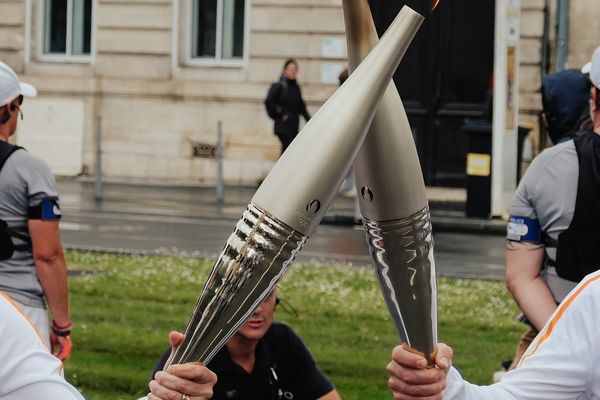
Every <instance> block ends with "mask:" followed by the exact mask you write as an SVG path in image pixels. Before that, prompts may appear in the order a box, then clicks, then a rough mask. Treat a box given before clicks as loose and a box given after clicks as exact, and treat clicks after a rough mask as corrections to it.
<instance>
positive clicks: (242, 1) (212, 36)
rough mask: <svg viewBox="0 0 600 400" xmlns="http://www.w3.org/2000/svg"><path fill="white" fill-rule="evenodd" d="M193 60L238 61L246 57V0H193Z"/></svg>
mask: <svg viewBox="0 0 600 400" xmlns="http://www.w3.org/2000/svg"><path fill="white" fill-rule="evenodd" d="M191 11H192V12H191V16H192V21H191V28H192V29H191V32H190V33H191V40H190V44H189V46H190V49H189V50H190V51H189V55H190V58H191V61H200V62H202V61H208V62H213V63H222V64H227V63H233V64H239V63H240V62H241V61H242V60H243V59H244V48H245V34H246V28H245V25H246V0H192V10H191Z"/></svg>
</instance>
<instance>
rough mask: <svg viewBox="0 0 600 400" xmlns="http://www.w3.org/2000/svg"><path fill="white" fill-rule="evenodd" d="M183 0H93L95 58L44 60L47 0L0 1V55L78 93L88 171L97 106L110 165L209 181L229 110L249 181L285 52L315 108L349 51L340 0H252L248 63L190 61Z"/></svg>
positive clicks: (579, 27) (525, 40) (232, 173)
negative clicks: (329, 48)
mask: <svg viewBox="0 0 600 400" xmlns="http://www.w3.org/2000/svg"><path fill="white" fill-rule="evenodd" d="M29 1H30V4H31V24H30V25H31V35H30V40H29V43H30V48H29V49H28V50H29V54H30V56H29V59H28V60H26V53H27V52H26V51H25V44H26V43H27V35H26V4H27V3H28V2H29ZM185 1H187V0H96V1H95V6H96V30H95V46H96V52H95V56H94V57H93V60H92V62H91V63H64V62H61V63H56V62H40V61H39V59H38V56H37V54H38V46H39V43H37V36H38V29H39V27H40V23H39V21H38V19H39V16H38V12H37V11H38V10H37V5H38V3H39V2H40V0H27V1H25V0H20V1H19V0H4V1H2V2H0V15H2V16H3V17H2V18H1V19H0V32H1V34H0V59H2V60H3V61H5V62H7V63H8V64H9V65H11V66H12V67H13V68H14V69H15V70H16V71H17V73H19V74H20V75H21V76H22V78H23V79H24V80H27V81H29V82H31V83H33V84H34V85H36V87H37V88H38V89H39V92H40V99H45V100H47V101H51V100H52V99H54V98H69V99H77V100H80V101H81V102H82V103H83V109H84V113H85V118H84V121H85V122H84V127H83V165H82V171H83V172H84V173H93V171H94V165H95V163H94V161H95V139H94V135H95V126H96V118H97V117H101V118H102V135H103V136H102V137H103V142H102V143H103V151H104V159H103V172H104V174H105V175H106V176H107V177H109V178H114V179H134V180H160V181H169V182H175V181H180V182H186V183H194V182H205V183H209V184H211V183H213V182H214V180H215V171H216V168H215V163H214V160H209V159H199V158H193V157H192V146H193V145H194V144H195V143H214V142H215V141H216V135H217V133H216V132H217V125H218V121H222V124H223V125H222V126H223V132H224V136H225V144H226V146H225V178H226V181H227V182H228V183H231V184H249V185H252V184H255V183H256V182H257V181H258V180H260V179H261V178H262V177H263V176H264V175H265V174H266V173H267V171H268V170H269V169H270V167H271V166H272V164H273V162H274V161H275V160H276V159H277V157H278V154H279V143H278V141H277V139H276V138H275V137H274V136H273V134H272V123H271V121H270V120H269V119H268V117H267V116H266V113H265V111H264V107H263V104H262V101H263V99H264V96H265V94H266V91H267V89H268V87H269V84H270V83H271V82H272V81H274V80H276V79H277V77H278V75H279V73H280V70H281V67H282V63H283V61H284V59H285V58H287V57H295V58H296V59H297V60H298V62H299V64H300V73H299V80H300V82H301V85H302V89H303V94H304V97H305V99H306V100H307V103H308V107H309V110H310V111H311V113H314V112H315V111H316V110H317V109H318V108H319V106H320V105H321V104H322V103H323V102H324V101H325V100H326V99H327V98H328V96H329V95H330V94H331V93H332V92H333V91H334V90H335V88H336V85H335V84H323V83H322V69H323V67H324V65H325V64H336V65H341V64H344V63H345V60H344V59H343V58H339V57H333V58H332V57H329V56H324V55H323V50H322V47H323V43H324V41H325V40H327V39H332V38H334V39H335V38H337V39H343V37H344V24H343V18H342V9H341V1H340V0H252V1H251V10H250V14H249V44H248V49H249V56H248V59H247V62H246V63H244V65H243V66H241V67H214V66H213V67H210V66H190V65H185V59H184V57H183V54H184V35H185V11H186V10H185ZM583 3H587V5H588V6H592V5H594V6H595V7H598V5H597V3H598V2H597V0H578V1H577V2H574V1H573V2H571V8H572V10H571V12H572V19H574V20H575V19H576V18H577V19H576V20H582V21H583V20H586V19H590V16H589V13H588V12H587V11H586V10H587V9H586V4H583ZM177 5H178V6H177ZM597 14H598V13H596V15H597ZM543 21H544V0H522V24H521V31H522V41H521V70H520V78H521V79H520V104H521V115H520V118H521V124H522V125H525V126H528V127H530V128H532V129H533V132H534V133H533V135H532V137H534V138H535V137H539V133H538V115H539V111H540V109H541V101H540V94H539V90H540V85H541V45H542V37H543ZM594 23H595V24H596V25H593V24H592V25H587V26H586V24H584V23H577V24H575V23H574V24H571V31H572V33H571V42H573V45H571V46H570V48H571V49H572V51H571V52H570V55H569V62H570V63H571V62H572V63H576V64H578V65H579V64H580V63H582V62H583V60H585V59H586V58H587V57H588V55H589V54H590V53H591V50H592V49H593V48H594V47H595V46H596V44H595V43H593V40H592V37H593V36H594V32H596V31H597V29H596V28H598V24H599V23H600V21H598V19H597V18H596V20H595V21H594ZM588 27H589V29H588ZM580 41H584V42H585V43H586V44H585V45H581V44H579V43H580ZM57 112H69V110H57ZM28 117H29V116H28Z"/></svg>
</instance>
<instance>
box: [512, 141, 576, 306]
mask: <svg viewBox="0 0 600 400" xmlns="http://www.w3.org/2000/svg"><path fill="white" fill-rule="evenodd" d="M578 179H579V161H578V158H577V150H576V149H575V144H574V143H573V141H572V140H569V141H566V142H563V143H560V144H557V145H555V146H553V147H550V148H548V149H546V150H544V151H543V152H542V153H541V154H540V155H539V156H538V157H536V158H535V159H534V160H533V162H532V163H531V165H530V166H529V168H528V169H527V172H526V173H525V175H524V176H523V178H522V179H521V182H520V183H519V187H518V188H517V190H516V191H515V194H514V196H513V199H512V206H511V216H519V217H526V218H531V219H537V220H538V221H539V223H540V227H541V229H542V230H543V231H545V232H546V233H547V234H548V235H550V237H552V238H554V239H558V235H559V234H560V233H562V232H564V231H565V230H566V229H567V228H568V227H569V225H570V224H571V220H572V219H573V214H574V212H575V201H576V199H577V181H578ZM546 252H547V254H548V256H549V257H550V258H552V259H553V260H555V259H556V249H555V248H551V247H547V248H546ZM543 276H544V279H545V281H546V282H547V284H548V286H549V287H550V290H551V291H552V293H553V294H554V298H555V299H556V301H557V302H561V301H562V300H563V299H564V297H565V296H566V295H567V294H568V293H569V292H570V291H571V289H573V288H574V287H575V286H576V285H577V284H576V283H575V282H571V281H568V280H566V279H562V278H561V277H559V276H558V275H557V274H556V270H555V269H554V267H549V266H547V267H546V268H545V269H544V271H543Z"/></svg>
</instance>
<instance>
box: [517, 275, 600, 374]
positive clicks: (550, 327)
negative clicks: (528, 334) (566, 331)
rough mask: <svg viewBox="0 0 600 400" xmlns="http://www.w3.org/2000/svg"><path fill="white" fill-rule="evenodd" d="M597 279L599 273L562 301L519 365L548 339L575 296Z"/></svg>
mask: <svg viewBox="0 0 600 400" xmlns="http://www.w3.org/2000/svg"><path fill="white" fill-rule="evenodd" d="M598 279H600V275H596V276H595V277H593V278H590V279H588V280H587V281H585V282H584V283H583V284H582V285H581V286H580V287H579V289H577V291H575V292H574V293H572V294H571V295H570V296H569V298H568V299H567V300H566V301H563V302H562V303H561V304H560V306H559V308H558V311H557V312H556V314H554V317H553V318H552V319H551V320H550V323H549V324H548V325H547V326H546V329H545V330H544V334H543V335H542V336H541V337H540V339H539V340H538V342H537V344H536V346H535V348H534V349H533V350H532V351H531V352H529V353H526V354H525V355H524V356H523V357H522V358H521V361H519V365H520V364H521V363H522V362H523V360H525V359H527V358H529V357H531V356H532V355H534V354H535V353H536V352H537V351H538V349H539V348H540V346H541V345H542V343H544V342H545V341H546V340H548V338H550V335H551V334H552V331H553V330H554V326H556V324H557V323H558V320H559V319H560V317H562V316H563V314H564V313H565V311H566V310H567V308H569V306H570V305H571V303H573V301H574V300H575V299H576V298H577V296H579V295H580V294H581V292H583V290H584V289H585V288H586V287H588V286H589V285H590V283H592V282H595V281H597V280H598Z"/></svg>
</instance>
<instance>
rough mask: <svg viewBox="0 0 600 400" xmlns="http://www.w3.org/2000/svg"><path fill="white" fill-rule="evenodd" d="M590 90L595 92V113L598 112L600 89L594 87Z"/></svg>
mask: <svg viewBox="0 0 600 400" xmlns="http://www.w3.org/2000/svg"><path fill="white" fill-rule="evenodd" d="M592 88H593V89H594V90H595V91H596V111H600V89H598V87H596V86H594V85H592Z"/></svg>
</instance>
